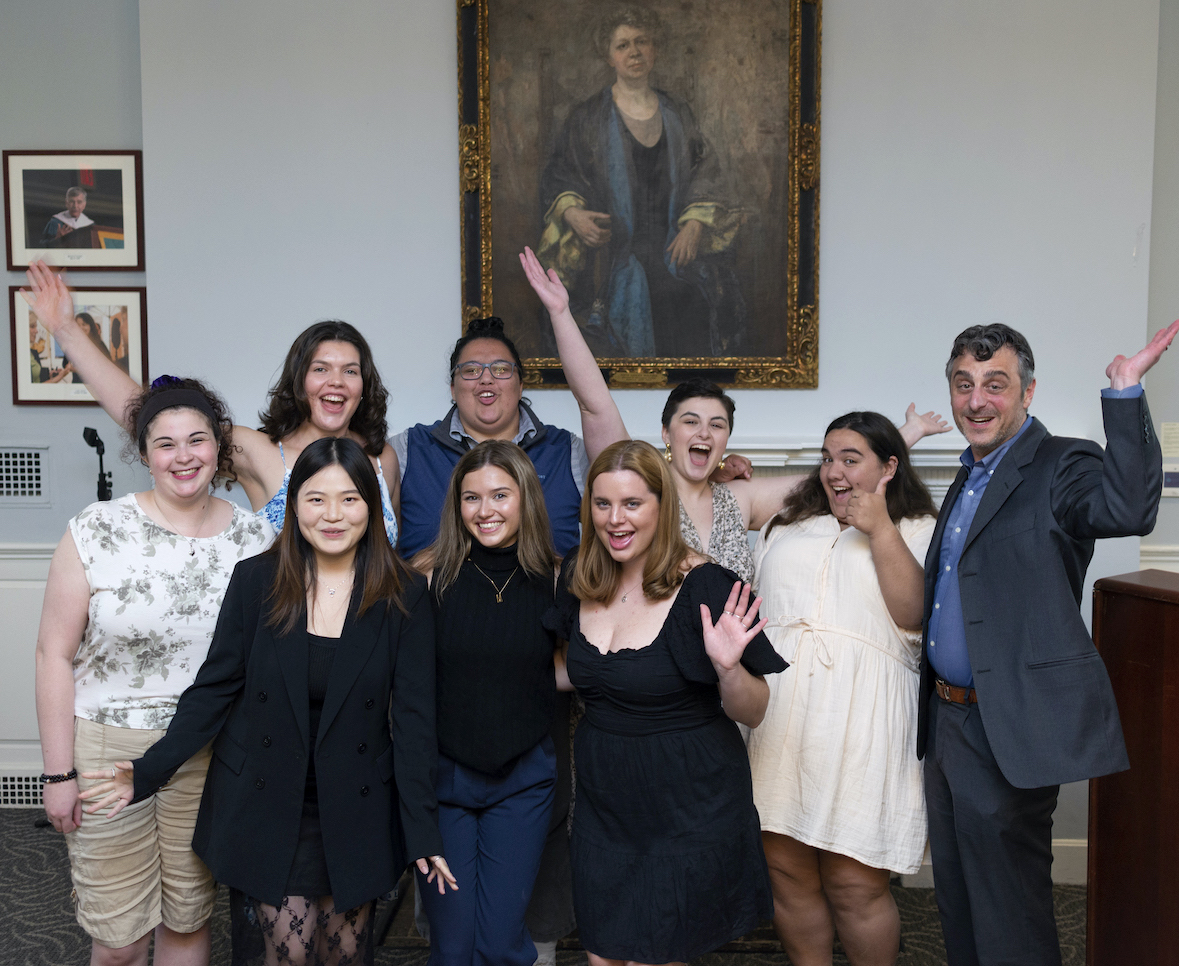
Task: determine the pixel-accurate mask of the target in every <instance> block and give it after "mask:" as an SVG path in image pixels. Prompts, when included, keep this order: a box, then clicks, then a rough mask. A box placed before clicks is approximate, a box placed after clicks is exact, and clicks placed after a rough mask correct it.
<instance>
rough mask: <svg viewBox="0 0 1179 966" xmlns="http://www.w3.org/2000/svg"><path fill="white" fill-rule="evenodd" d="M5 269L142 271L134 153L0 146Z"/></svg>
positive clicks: (139, 175)
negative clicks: (36, 264) (37, 264)
mask: <svg viewBox="0 0 1179 966" xmlns="http://www.w3.org/2000/svg"><path fill="white" fill-rule="evenodd" d="M4 230H5V234H6V236H7V238H8V270H9V271H10V272H15V271H20V270H21V269H24V268H28V266H29V263H30V262H31V261H33V259H35V258H41V259H44V260H45V262H46V263H47V264H49V265H60V266H62V267H64V268H69V269H70V270H72V271H76V272H77V271H82V272H85V271H93V272H99V271H110V270H111V269H122V270H124V271H134V272H141V271H143V152H142V151H5V152H4Z"/></svg>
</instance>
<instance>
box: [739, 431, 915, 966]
mask: <svg viewBox="0 0 1179 966" xmlns="http://www.w3.org/2000/svg"><path fill="white" fill-rule="evenodd" d="M935 513H936V511H935V509H934V506H933V503H932V501H931V500H930V497H929V491H928V490H926V488H925V486H924V484H923V483H922V482H921V481H920V480H919V479H918V478H917V476H916V474H915V473H914V472H913V469H912V466H911V465H910V463H909V459H908V454H907V451H906V448H905V443H904V441H903V440H902V439H901V437H900V434H899V433H898V432H897V431H896V429H895V428H894V427H893V425H892V423H891V422H889V420H888V419H886V418H885V417H884V416H881V415H879V414H878V413H859V412H857V413H849V414H848V415H846V416H842V417H840V418H839V419H837V420H835V421H834V422H833V423H832V424H831V425H830V426H829V427H828V429H827V433H826V437H825V439H824V442H823V458H822V462H821V463H820V465H819V466H818V467H817V468H816V469H815V471H814V472H812V473H811V474H810V476H808V477H807V478H806V479H805V480H804V482H803V483H802V484H800V485H799V487H798V489H797V490H795V491H794V493H792V494H791V495H790V497H788V498H787V501H786V504H785V507H784V509H783V510H782V512H781V513H780V514H779V515H778V516H777V517H776V518H775V519H774V520H772V521H771V522H770V523H769V524H767V526H766V528H765V529H764V530H763V531H762V534H761V536H760V538H759V540H758V543H757V546H756V548H755V550H754V559H755V576H754V585H755V588H756V590H757V593H759V594H760V595H761V596H762V597H763V598H764V604H763V613H764V614H765V616H766V617H767V618H768V620H769V624H768V626H767V628H766V633H767V635H768V636H769V638H770V640H771V641H772V642H773V644H774V646H775V648H776V649H777V651H778V653H779V654H780V655H781V656H782V657H783V658H785V659H786V660H787V661H788V662H789V663H790V664H791V668H790V670H789V671H787V673H785V674H780V675H772V676H771V678H769V679H768V680H769V681H770V688H771V695H770V704H769V708H768V710H767V712H766V716H765V719H764V720H763V722H762V724H761V725H760V726H759V727H758V728H756V729H755V730H754V731H753V732H752V733H751V735H750V737H749V743H748V744H749V757H750V764H751V768H752V772H753V792H754V801H755V804H756V805H757V810H758V814H759V815H760V817H761V826H762V839H763V844H764V846H765V851H766V859H767V861H768V862H769V867H770V879H771V883H772V885H773V890H774V928H775V931H776V932H777V933H778V938H779V939H780V940H781V941H782V944H783V946H784V947H785V949H786V952H787V953H788V955H789V956H790V960H791V962H792V963H794V964H795V966H812V964H830V963H831V955H832V944H833V939H834V933H835V932H838V934H839V937H840V940H841V941H842V943H843V947H844V950H845V952H846V953H847V957H848V960H849V962H851V963H852V964H853V966H865V964H887V963H893V962H895V960H896V956H897V949H898V943H899V939H900V921H899V918H898V915H897V909H896V905H895V903H894V902H893V899H892V896H891V894H890V892H889V888H888V882H889V872H890V870H891V871H895V872H915V871H917V869H918V867H919V866H920V864H921V858H922V854H923V852H924V849H925V838H926V824H925V802H924V796H923V792H922V780H921V763H920V762H919V761H918V760H917V757H916V755H915V753H914V750H913V749H914V748H915V746H916V745H915V731H916V727H917V692H918V683H919V678H918V669H919V666H920V654H921V650H920V648H921V633H920V627H921V614H922V594H923V570H922V566H921V563H920V561H922V560H924V558H925V551H926V548H927V547H928V545H929V541H930V538H931V536H932V534H933V527H934V522H935V517H934V515H935Z"/></svg>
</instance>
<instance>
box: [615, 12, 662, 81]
mask: <svg viewBox="0 0 1179 966" xmlns="http://www.w3.org/2000/svg"><path fill="white" fill-rule="evenodd" d="M607 60H608V61H609V62H610V66H611V67H613V68H614V71H615V73H616V74H617V75H618V79H619V80H631V81H635V80H643V79H645V78H646V76H647V75H648V74H650V73H651V69H652V68H653V67H654V66H655V38H654V37H652V36H651V33H650V32H649V31H647V30H643V29H641V28H639V27H628V26H626V25H625V24H623V25H622V26H620V27H617V28H616V29H615V31H614V36H612V37H611V38H610V50H609V52H608V56H607Z"/></svg>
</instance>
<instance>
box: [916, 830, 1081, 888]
mask: <svg viewBox="0 0 1179 966" xmlns="http://www.w3.org/2000/svg"><path fill="white" fill-rule="evenodd" d="M1088 867H1089V840H1088V839H1053V840H1052V881H1053V882H1054V883H1056V884H1057V885H1084V884H1085V883H1086V881H1087V875H1088ZM901 885H903V886H904V887H905V888H906V889H932V888H933V864H932V863H931V862H930V858H929V849H928V847H927V848H926V850H925V859H924V861H923V862H922V863H921V868H920V869H919V870H918V871H916V872H914V873H913V874H912V875H903V876H901Z"/></svg>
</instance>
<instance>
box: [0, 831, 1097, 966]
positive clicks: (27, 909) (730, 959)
mask: <svg viewBox="0 0 1179 966" xmlns="http://www.w3.org/2000/svg"><path fill="white" fill-rule="evenodd" d="M41 817H43V813H42V812H41V811H39V810H35V809H30V808H0V909H3V910H4V916H3V925H2V926H0V964H4V966H9V964H13V966H15V964H22V966H83V964H85V963H87V962H88V961H89V954H90V941H89V939H88V938H87V936H86V935H85V934H84V933H83V932H82V930H81V929H80V928H78V925H77V923H76V922H75V921H74V916H73V910H72V908H71V905H70V876H69V862H68V859H67V858H66V848H65V842H64V840H63V838H62V836H61V835H59V834H58V833H56V832H54V831H53V829H52V828H37V827H36V826H35V824H34V823H35V821H36V820H37V819H39V818H41ZM893 894H894V895H895V896H896V900H897V905H898V906H899V907H900V911H901V935H902V940H903V942H904V951H903V952H902V953H901V957H900V959H899V960H898V966H943V964H944V963H945V962H946V958H945V951H944V950H943V948H942V936H941V927H940V926H939V925H938V921H937V907H936V906H935V905H934V901H933V890H931V889H903V888H900V887H899V886H898V887H894V889H893ZM1055 895H1056V919H1057V924H1058V926H1059V929H1060V943H1061V950H1062V952H1063V957H1064V966H1082V964H1084V962H1085V889H1084V887H1083V886H1057V887H1056V890H1055ZM411 907H412V902H408V901H407V902H406V903H404V904H403V905H402V907H401V908H400V909H399V910H398V913H397V915H396V916H395V917H394V919H393V923H392V925H391V927H390V929H389V934H388V938H387V939H386V942H385V945H384V946H382V947H380V948H379V949H378V951H377V957H376V960H377V963H378V964H381V966H425V962H426V958H427V956H428V953H429V950H428V949H427V947H426V945H425V943H424V942H423V941H422V940H421V939H420V938H419V937H418V935H417V932H416V930H414V928H413V923H412V921H411V917H410V908H411ZM379 913H380V911H379V910H378V915H379ZM228 962H229V914H228V899H227V895H226V890H225V889H224V888H222V890H221V894H220V896H219V901H218V905H217V910H216V912H215V913H214V918H213V963H214V964H217V966H220V964H224V963H228ZM584 962H585V953H584V952H582V951H581V949H580V947H579V946H578V945H577V942H576V939H567V940H564V941H563V942H562V944H561V948H560V949H559V950H558V953H557V963H558V966H580V964H582V963H584ZM835 962H836V963H837V964H843V963H846V962H847V960H846V959H844V958H843V957H842V956H840V955H836V957H835ZM787 964H788V960H787V959H786V956H785V955H784V954H783V953H782V952H781V951H780V949H779V948H778V945H777V943H776V941H775V940H774V936H773V932H772V931H771V930H770V928H769V926H768V925H766V926H763V927H762V928H760V929H758V930H757V931H756V932H755V933H754V934H752V935H751V936H748V937H746V938H745V939H744V940H742V941H741V942H738V943H730V944H729V945H728V946H726V947H725V948H724V949H722V950H719V951H718V952H715V953H712V954H710V955H708V956H702V957H701V958H700V959H697V960H694V962H693V966H787Z"/></svg>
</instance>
